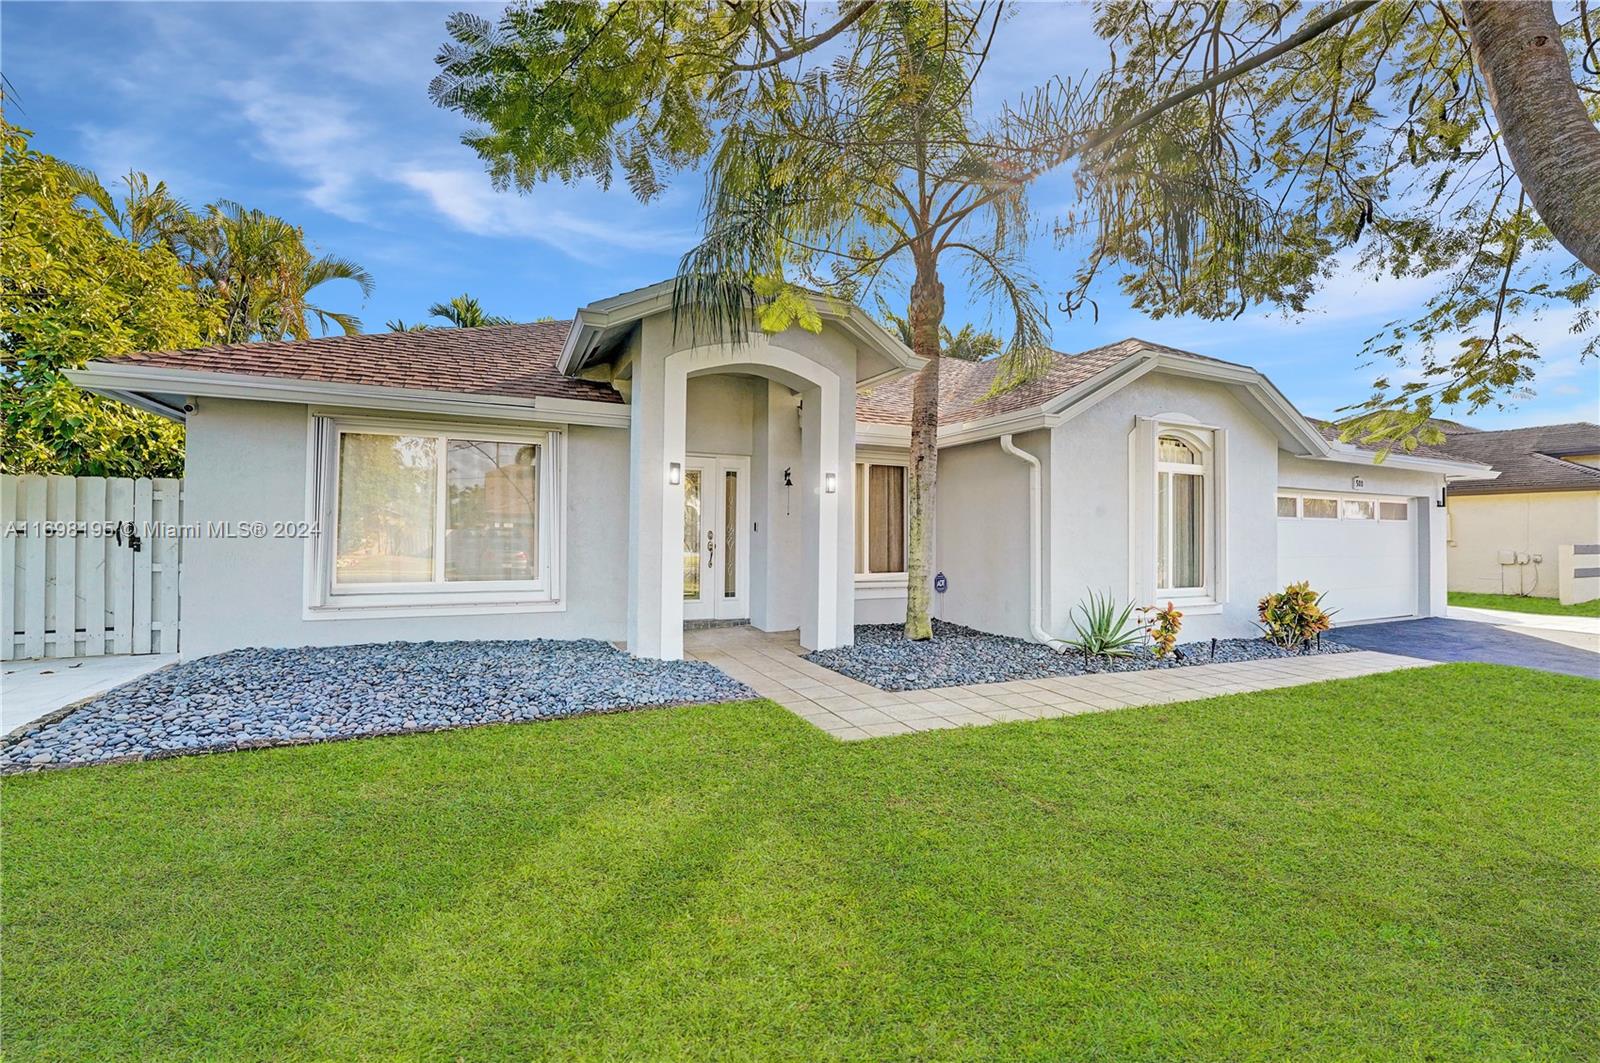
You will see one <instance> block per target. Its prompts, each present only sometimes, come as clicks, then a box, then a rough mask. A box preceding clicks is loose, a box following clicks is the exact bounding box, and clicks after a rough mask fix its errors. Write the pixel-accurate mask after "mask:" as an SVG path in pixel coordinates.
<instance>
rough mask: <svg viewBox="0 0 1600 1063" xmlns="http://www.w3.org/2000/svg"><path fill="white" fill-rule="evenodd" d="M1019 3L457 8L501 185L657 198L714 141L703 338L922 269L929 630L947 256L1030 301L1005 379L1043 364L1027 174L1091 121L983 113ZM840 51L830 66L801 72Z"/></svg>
mask: <svg viewBox="0 0 1600 1063" xmlns="http://www.w3.org/2000/svg"><path fill="white" fill-rule="evenodd" d="M998 10H999V9H998V8H991V7H989V6H987V5H983V4H974V5H969V4H958V3H950V4H943V5H940V4H931V3H897V4H870V3H856V4H849V5H846V6H845V7H843V8H841V9H840V11H839V12H838V16H837V18H836V19H835V20H833V21H832V22H831V23H830V24H829V25H827V26H825V27H824V28H823V29H821V30H819V31H817V32H815V33H813V32H810V31H809V29H808V26H807V22H806V17H805V9H804V8H803V7H802V6H801V5H798V4H790V3H775V4H762V5H742V4H741V5H708V6H699V5H674V4H664V5H641V4H615V5H608V6H601V5H600V4H598V3H592V2H591V3H582V2H557V3H550V4H545V5H542V6H539V7H529V6H514V7H511V8H508V9H507V10H506V12H505V14H504V16H503V17H502V18H501V20H500V21H499V23H498V24H491V23H489V22H488V21H486V20H484V19H482V18H479V17H477V16H473V15H468V14H457V15H455V16H453V17H452V18H451V19H450V20H449V23H448V29H449V32H450V34H451V37H452V38H453V41H452V43H450V44H447V45H446V46H445V47H444V48H443V49H442V50H441V52H440V54H439V57H438V62H439V65H440V67H441V73H440V75H439V76H438V77H437V78H436V79H435V80H434V82H433V85H432V86H431V88H430V91H431V93H432V95H433V97H434V99H435V100H436V101H437V102H438V103H439V104H441V105H442V106H446V107H451V108H454V109H457V110H460V111H462V112H463V113H464V114H466V115H467V116H468V117H471V118H473V119H476V120H478V121H480V122H484V123H486V124H487V128H486V129H484V130H478V131H474V132H472V133H469V134H468V135H467V136H466V137H465V138H464V141H465V143H467V144H468V145H469V146H471V147H473V148H474V149H475V150H476V151H477V152H478V154H479V155H480V156H481V157H482V158H483V159H484V160H485V161H486V163H487V165H488V169H489V173H490V175H491V176H492V177H493V179H494V180H495V181H496V183H497V184H499V185H500V186H502V187H504V186H513V185H514V186H515V187H517V188H521V189H527V188H531V187H533V186H534V185H535V184H537V183H538V182H539V181H542V180H547V179H549V178H552V177H559V178H562V179H564V180H569V181H570V180H575V179H578V178H581V177H593V178H595V179H597V180H598V181H600V183H602V184H606V183H608V182H609V181H610V180H611V177H612V172H613V170H614V169H615V168H617V167H620V168H621V169H622V170H623V172H624V174H625V175H626V178H627V180H628V183H629V185H630V187H631V188H632V189H633V191H634V192H635V193H636V194H637V195H638V196H640V197H641V198H648V197H650V196H652V195H654V194H656V193H657V192H658V191H659V190H660V189H661V187H662V184H661V178H660V174H661V173H662V172H663V171H670V170H672V169H676V168H679V167H682V166H684V165H687V164H689V163H691V162H694V161H697V160H699V159H701V158H705V157H708V156H709V159H710V165H709V173H708V178H707V191H706V196H705V226H706V231H705V237H704V240H703V242H702V243H701V244H700V246H698V247H696V248H695V249H694V250H693V251H691V252H690V253H689V254H687V255H686V256H685V257H684V260H683V262H682V264H681V265H680V269H679V278H678V285H677V292H676V297H675V310H676V311H677V313H678V314H679V317H680V321H682V322H685V323H686V324H687V326H688V327H689V328H691V329H696V330H698V329H702V328H704V329H707V330H709V331H710V332H711V333H713V334H715V335H718V336H742V335H743V334H744V332H745V330H746V329H747V328H748V327H750V326H751V324H752V323H754V324H758V325H759V327H761V328H762V329H765V330H767V331H781V330H782V329H784V328H787V327H789V326H791V325H799V326H801V327H808V328H815V327H819V324H818V322H817V321H816V319H815V315H814V312H812V311H811V310H810V308H809V303H808V302H807V299H806V297H805V295H804V292H803V289H802V287H801V286H802V285H803V286H804V287H806V288H811V289H820V290H822V291H823V292H825V293H827V294H829V295H833V296H837V297H839V298H843V299H848V300H852V301H857V302H859V301H861V300H862V299H863V298H864V297H865V296H866V295H867V294H868V293H869V291H871V290H873V289H874V288H875V286H879V285H884V284H887V285H903V284H904V280H905V276H906V275H907V274H909V275H910V285H909V297H910V298H909V308H908V311H907V314H906V318H907V321H908V327H909V331H910V337H911V341H910V346H911V347H912V349H913V350H914V351H915V352H916V353H917V354H918V355H920V356H922V357H923V358H926V359H928V365H927V367H926V368H925V369H924V370H922V372H921V374H920V375H919V377H918V380H917V383H916V387H915V390H914V395H913V412H912V418H911V421H912V423H911V477H910V480H911V486H910V492H909V507H908V508H909V518H910V519H909V524H910V528H909V534H908V543H907V576H908V585H909V591H908V594H907V612H906V633H907V635H908V636H910V637H912V638H928V637H930V636H931V634H932V627H931V624H930V622H929V615H928V611H929V605H930V599H931V596H932V595H931V582H930V581H931V575H932V546H933V539H932V514H933V512H934V510H935V491H936V484H937V462H938V449H937V446H936V440H935V437H936V433H937V426H938V393H939V357H940V354H941V343H940V339H941V328H942V327H943V320H944V309H945V307H944V283H943V278H942V270H943V269H944V268H946V267H947V266H950V265H959V266H961V267H963V268H965V269H966V270H967V272H968V275H969V278H970V280H971V282H972V284H973V286H974V288H975V289H976V290H977V291H978V292H980V293H981V294H983V295H985V296H987V297H990V298H992V299H993V300H995V301H996V302H998V303H999V304H1001V305H1003V306H1004V308H1005V310H1006V312H1007V313H1008V315H1009V316H1010V318H1011V320H1012V324H1013V329H1012V337H1011V341H1010V344H1009V346H1008V348H1007V350H1006V352H1005V354H1004V355H1002V368H1003V372H1002V373H1001V374H999V375H998V379H999V380H1000V382H1001V383H1002V385H1004V384H1005V383H1009V382H1012V381H1015V380H1020V379H1025V378H1026V377H1028V376H1030V375H1031V374H1032V373H1034V372H1035V371H1036V370H1037V368H1038V367H1039V365H1041V364H1042V362H1043V358H1044V354H1045V348H1044V339H1045V313H1046V309H1045V305H1044V301H1043V297H1042V294H1043V293H1042V291H1041V289H1040V288H1039V286H1038V285H1037V283H1035V281H1034V280H1033V279H1032V277H1031V276H1029V275H1028V272H1027V270H1026V269H1025V268H1024V266H1023V261H1022V256H1023V252H1024V251H1025V248H1026V239H1027V234H1028V225H1027V221H1028V212H1027V204H1026V198H1025V195H1024V188H1025V186H1026V180H1017V179H1015V178H1018V177H1020V176H1021V175H1024V174H1026V173H1027V172H1028V171H1029V170H1030V168H1032V167H1033V166H1034V161H1035V157H1036V156H1037V155H1038V153H1039V146H1038V143H1037V134H1038V132H1039V130H1041V129H1048V130H1050V132H1051V133H1052V134H1053V135H1055V136H1062V135H1065V133H1066V131H1067V130H1068V129H1070V128H1071V127H1072V126H1073V125H1074V123H1075V122H1076V121H1078V120H1079V119H1080V118H1082V117H1084V112H1083V103H1084V101H1083V99H1082V98H1081V97H1080V96H1079V95H1078V94H1076V93H1075V92H1073V91H1070V90H1069V91H1065V92H1062V93H1060V94H1058V95H1054V96H1052V97H1051V98H1050V99H1049V100H1048V103H1047V106H1045V107H1037V106H1036V107H1032V108H1030V109H1029V110H1028V111H1026V112H1025V113H1023V114H1020V115H1018V114H1010V113H1008V114H1007V115H1004V116H1002V119H1001V121H999V122H997V123H994V124H992V125H991V126H989V127H980V125H979V123H977V122H976V121H975V120H974V118H973V115H972V110H971V88H972V85H973V82H974V80H975V79H976V78H977V77H978V76H979V74H980V72H981V70H982V68H983V65H984V62H985V60H986V58H987V54H988V44H989V42H990V41H991V40H992V37H993V33H994V29H995V26H996V24H997V22H998V17H999V16H998ZM846 29H849V30H850V31H851V32H850V33H848V34H846V33H845V32H844V31H845V30H846ZM830 43H833V44H834V45H835V46H836V48H837V49H839V50H840V52H841V54H840V55H838V57H837V58H836V60H835V61H834V62H832V63H831V64H826V65H823V64H818V65H814V66H806V65H805V64H799V63H794V64H791V63H790V61H791V60H795V59H797V58H798V57H800V56H804V55H807V54H809V53H811V52H813V51H814V50H815V49H817V48H819V47H822V46H823V45H825V44H830ZM786 64H789V65H787V66H786Z"/></svg>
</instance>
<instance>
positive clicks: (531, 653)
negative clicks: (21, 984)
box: [0, 639, 755, 774]
mask: <svg viewBox="0 0 1600 1063" xmlns="http://www.w3.org/2000/svg"><path fill="white" fill-rule="evenodd" d="M754 696H755V694H754V692H752V691H751V690H750V689H749V688H748V687H746V686H745V685H744V684H743V683H738V682H735V681H734V680H732V679H730V678H728V676H726V675H724V674H723V673H722V672H721V671H720V670H718V669H717V668H715V667H714V666H712V665H709V664H705V663H703V662H700V661H652V660H644V659H641V658H638V657H633V656H630V655H629V654H626V653H623V652H622V651H621V650H618V649H616V648H615V647H614V646H612V645H610V644H609V643H605V642H599V641H596V640H594V639H581V640H577V641H559V640H554V639H538V640H535V641H522V642H386V643H376V644H371V645H364V646H331V647H320V648H319V647H302V648H297V649H248V650H234V651H232V652H230V653H221V654H217V655H216V656H214V657H202V658H200V659H199V660H194V661H184V662H181V663H179V664H174V665H170V666H168V667H166V668H163V669H161V670H160V671H156V672H151V673H150V674H148V675H145V676H141V677H140V678H138V679H135V680H133V681H132V682H130V683H126V684H124V685H122V686H120V687H117V688H115V689H114V690H110V691H107V692H106V693H104V694H102V695H100V696H99V697H97V698H95V699H93V700H92V701H89V702H86V703H85V704H83V705H81V706H80V707H78V708H77V709H74V710H73V711H72V712H71V713H69V714H68V715H67V716H65V717H64V718H62V719H60V720H57V721H55V722H41V723H39V724H36V725H35V726H33V727H30V728H28V729H27V730H26V731H24V732H22V733H21V734H20V735H17V736H16V737H14V738H8V739H7V740H6V741H5V744H4V747H3V748H0V774H10V773H12V772H17V771H26V770H28V769H30V768H46V767H65V766H71V765H78V764H102V763H106V762H110V761H123V760H145V759H151V758H155V757H166V756H181V755H183V754H186V753H205V752H216V751H219V750H227V749H250V748H256V747H260V746H281V745H297V744H302V743H308V742H326V741H333V740H335V739H341V738H358V737H362V736H366V735H383V734H405V733H409V732H413V731H433V730H441V729H444V728H450V727H472V726H476V725H478V724H487V723H514V722H520V721H526V720H550V719H556V718H559V717H563V716H577V715H581V714H585V713H600V712H617V711H620V710H623V709H632V708H644V707H649V706H660V705H684V704H693V703H698V702H709V701H735V700H740V699H743V698H752V697H754Z"/></svg>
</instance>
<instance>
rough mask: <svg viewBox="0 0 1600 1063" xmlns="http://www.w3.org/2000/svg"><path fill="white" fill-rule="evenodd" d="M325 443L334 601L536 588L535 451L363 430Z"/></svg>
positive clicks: (539, 457)
mask: <svg viewBox="0 0 1600 1063" xmlns="http://www.w3.org/2000/svg"><path fill="white" fill-rule="evenodd" d="M333 441H334V445H335V447H336V452H335V457H334V461H333V463H332V465H333V472H334V479H335V483H334V485H333V486H334V489H335V492H336V494H335V498H336V501H335V503H334V505H333V507H332V508H333V514H332V516H333V520H332V522H331V523H332V524H333V556H332V558H331V574H330V586H331V590H332V591H333V592H335V593H339V592H343V593H373V592H383V591H388V592H391V593H404V592H427V591H438V590H453V591H471V590H472V589H474V588H480V589H488V590H516V589H536V588H538V587H539V586H540V585H541V583H542V581H543V578H544V573H545V560H544V559H545V557H546V550H547V548H548V544H547V543H545V542H544V541H543V539H544V533H543V530H542V529H541V527H540V524H541V513H540V489H541V483H542V481H543V478H544V474H543V471H542V465H543V461H544V458H545V449H546V447H545V444H544V443H543V442H540V441H539V440H538V439H537V438H534V439H524V440H515V439H481V438H472V437H471V436H470V435H469V434H465V433H464V434H463V435H461V436H456V435H448V434H443V433H438V432H399V431H385V430H381V429H377V428H367V427H360V428H349V429H341V430H339V431H337V432H336V433H335V435H334V440H333Z"/></svg>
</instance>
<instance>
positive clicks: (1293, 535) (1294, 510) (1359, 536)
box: [1278, 491, 1417, 624]
mask: <svg viewBox="0 0 1600 1063" xmlns="http://www.w3.org/2000/svg"><path fill="white" fill-rule="evenodd" d="M1300 580H1310V581H1311V586H1312V588H1313V589H1314V590H1319V591H1326V592H1327V597H1326V598H1325V599H1323V603H1322V604H1323V607H1324V608H1326V609H1332V610H1336V611H1337V613H1338V615H1337V616H1335V617H1334V618H1333V622H1334V623H1335V624H1348V623H1352V622H1354V621H1357V620H1379V619H1384V618H1388V617H1401V616H1413V615H1415V614H1416V611H1417V534H1416V525H1415V523H1414V516H1413V514H1412V512H1411V502H1410V501H1409V500H1407V499H1403V498H1375V497H1373V496H1372V495H1359V496H1356V495H1337V494H1331V493H1329V494H1323V493H1313V492H1309V491H1307V492H1297V493H1289V492H1279V494H1278V586H1280V587H1281V586H1283V585H1284V584H1287V583H1297V582H1299V581H1300Z"/></svg>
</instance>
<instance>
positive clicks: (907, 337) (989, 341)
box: [879, 302, 1006, 362]
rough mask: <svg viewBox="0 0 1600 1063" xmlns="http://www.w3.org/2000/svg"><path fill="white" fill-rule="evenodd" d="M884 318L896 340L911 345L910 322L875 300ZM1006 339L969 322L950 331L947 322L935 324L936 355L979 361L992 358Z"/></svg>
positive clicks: (999, 350)
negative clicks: (936, 334)
mask: <svg viewBox="0 0 1600 1063" xmlns="http://www.w3.org/2000/svg"><path fill="white" fill-rule="evenodd" d="M879 310H880V311H881V312H882V314H883V317H884V320H885V321H887V322H888V323H889V324H890V325H891V326H892V327H893V328H894V330H895V334H896V335H898V336H899V337H900V342H901V343H903V344H905V345H906V346H907V347H909V346H911V322H909V321H907V320H906V319H905V317H904V316H902V315H900V314H897V313H895V312H894V311H893V310H890V309H889V308H888V307H886V306H884V305H883V304H882V303H881V302H880V303H879ZM1005 346H1006V341H1005V340H1003V339H1001V338H1000V337H999V336H996V335H995V334H994V333H992V332H990V331H988V330H987V329H985V330H984V331H982V332H979V331H978V330H977V329H975V328H973V327H972V325H971V323H968V324H965V325H962V326H961V331H960V332H951V331H950V326H949V325H941V326H939V357H941V358H955V359H957V360H958V361H962V362H981V361H983V360H984V359H986V358H993V357H994V356H995V355H997V354H999V353H1000V352H1001V351H1003V350H1004V349H1005Z"/></svg>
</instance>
